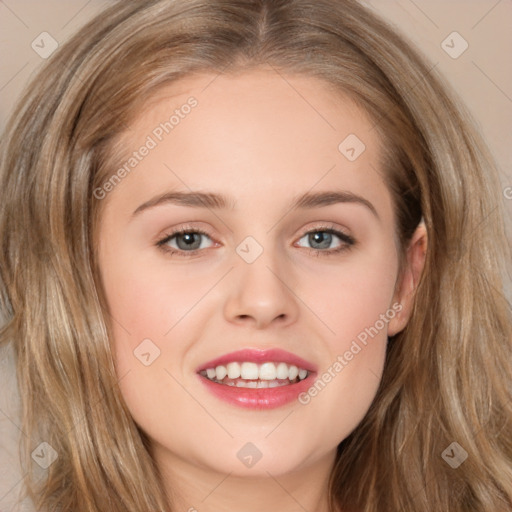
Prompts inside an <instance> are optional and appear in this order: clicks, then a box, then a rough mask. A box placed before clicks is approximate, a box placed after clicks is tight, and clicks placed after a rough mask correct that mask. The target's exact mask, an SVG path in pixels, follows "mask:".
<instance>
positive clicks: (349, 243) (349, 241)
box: [156, 226, 356, 258]
mask: <svg viewBox="0 0 512 512" xmlns="http://www.w3.org/2000/svg"><path fill="white" fill-rule="evenodd" d="M312 233H329V234H332V235H336V236H337V237H338V238H339V239H340V240H341V242H343V244H342V245H341V246H340V247H338V248H337V249H329V250H322V249H313V248H307V247H306V248H305V249H306V250H307V251H308V252H309V253H310V254H311V255H312V256H317V257H318V256H334V255H336V254H339V253H342V252H344V251H348V250H350V249H351V248H352V247H353V246H354V245H355V244H356V240H355V239H354V238H353V237H351V236H350V235H347V234H346V233H343V232H342V231H339V230H337V229H335V228H334V226H318V227H316V228H314V229H310V230H309V231H306V232H304V233H303V234H302V235H301V236H300V238H299V239H302V238H303V237H304V236H306V235H309V234H312ZM184 234H200V235H205V236H207V237H208V238H210V239H212V236H211V235H210V233H208V232H207V231H205V230H203V229H201V228H193V227H190V226H183V227H180V228H178V229H176V230H174V231H172V232H171V233H168V234H166V235H165V236H164V238H162V239H161V240H159V241H158V242H156V246H157V247H158V248H159V249H161V250H162V251H164V252H165V253H166V254H169V255H171V256H172V255H176V254H179V255H180V256H181V257H184V258H190V257H193V256H195V255H197V253H198V252H200V251H202V250H204V249H194V250H193V251H183V250H180V249H174V248H171V247H169V246H167V245H166V244H167V243H168V242H170V241H171V240H172V239H173V238H174V237H176V236H177V235H184Z"/></svg>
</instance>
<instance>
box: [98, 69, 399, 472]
mask: <svg viewBox="0 0 512 512" xmlns="http://www.w3.org/2000/svg"><path fill="white" fill-rule="evenodd" d="M130 128H131V129H130V130H129V131H128V132H127V133H126V134H125V136H124V138H123V141H122V142H123V143H124V146H125V148H126V151H125V154H124V159H121V160H120V161H119V162H118V167H116V168H112V176H113V177H112V178H111V179H110V182H109V183H107V184H105V185H104V186H103V187H102V188H101V189H97V190H96V191H95V195H96V196H97V197H98V198H101V200H102V201H104V203H103V205H102V206H104V211H103V213H102V217H101V223H100V229H99V240H100V243H99V264H100V269H101V275H102V280H103V286H104V289H105V293H106V298H107V301H108V305H109V312H110V315H109V316H108V318H109V320H110V321H111V323H112V329H113V335H114V339H113V345H114V357H115V362H116V366H117V371H118V376H119V379H120V383H119V385H120V389H121V392H122V394H123V397H124V399H125V401H126V404H127V406H128V408H129V410H130V412H131V414H132V415H133V418H134V420H135V421H136V423H137V424H138V425H139V427H140V428H141V429H142V430H143V431H144V432H145V433H146V434H147V435H148V436H149V438H150V440H151V443H152V450H153V452H154V455H155V457H156V458H157V460H159V461H160V462H161V463H162V464H163V465H164V466H167V467H168V468H170V467H176V465H179V464H181V465H182V466H185V465H192V466H194V467H197V468H201V469H202V470H205V469H206V470H210V471H211V470H214V471H218V472H221V473H223V474H226V473H231V474H232V475H240V476H243V475H245V476H247V475H252V476H258V475H263V476H266V475H267V473H266V472H269V473H271V474H272V475H274V476H276V475H279V474H284V473H287V472H291V471H294V470H298V469H301V468H307V467H308V466H310V465H313V464H315V463H318V462H319V461H321V460H324V461H325V460H329V461H331V462H332V460H334V453H335V449H336V446H337V445H338V443H340V442H341V441H342V440H343V439H344V438H345V437H347V435H348V434H349V433H350V432H351V431H352V430H353V429H354V428H355V427H356V426H357V424H358V423H359V422H360V421H361V419H362V418H363V416H364V415H365V413H366V412H367V410H368V408H369V406H370V404H371V402H372V400H373V398H374V396H375V394H376V390H377V387H378V385H379V382H380V379H381V374H382V369H383V363H384V357H385V351H386V341H387V336H388V335H392V334H395V333H396V332H397V331H398V330H400V329H401V328H403V323H404V321H405V320H404V319H403V311H402V312H401V313H400V312H399V310H400V308H401V306H399V305H398V302H399V300H400V297H399V293H398V291H395V288H396V286H395V285H396V284H397V278H398V275H397V274H398V256H397V247H396V242H395V234H394V230H395V228H394V219H393V213H392V202H391V197H390V193H389V192H388V189H387V188H386V185H385V183H384V181H383V178H382V175H381V171H382V170H381V167H380V163H379V140H378V138H377V134H376V132H375V130H373V129H372V123H371V122H370V120H369V119H368V118H367V117H366V116H365V115H364V113H363V112H362V111H361V110H359V109H358V108H357V107H356V106H355V104H353V103H352V102H350V101H349V100H348V99H344V98H343V97H342V96H340V95H335V94H334V92H333V91H332V90H329V89H328V88H327V86H326V85H325V84H323V82H320V81H318V80H316V79H313V78H307V77H292V76H286V75H280V74H278V73H276V72H275V71H271V70H264V69H260V70H254V71H251V72H245V73H243V74H240V75H238V76H226V75H220V76H217V75H214V74H212V75H198V76H195V77H189V78H187V79H186V80H182V81H181V82H180V83H179V84H176V85H173V86H171V87H169V88H167V89H166V90H165V91H163V92H162V93H160V94H159V95H158V97H155V98H153V100H152V102H151V103H150V104H148V106H147V108H146V109H145V110H144V112H143V113H142V114H141V115H140V116H139V117H138V118H137V119H136V122H135V123H134V124H133V125H132V126H131V127H130ZM123 166H124V172H123V171H122V170H121V169H122V168H123ZM166 194H167V195H166ZM171 194H174V195H171ZM199 194H205V196H199ZM224 199H225V202H224V201H223V200H224ZM180 229H181V230H183V231H185V233H184V234H183V233H182V234H179V233H178V234H177V235H175V236H173V234H174V233H175V231H176V230H180ZM198 232H199V233H198ZM203 232H204V233H206V234H201V233H203ZM240 350H245V351H247V352H245V353H242V354H234V355H230V354H232V353H233V352H235V351H240ZM270 350H274V352H273V353H272V352H267V353H262V351H270ZM278 351H285V352H278ZM226 355H228V358H227V359H222V360H218V361H215V360H217V359H218V358H222V357H223V356H226ZM294 358H295V359H294ZM299 358H300V359H299ZM229 362H231V363H234V364H229V365H228V363H229ZM221 363H223V364H221ZM236 363H240V365H237V364H236ZM242 363H243V364H242ZM263 363H274V364H263ZM283 363H284V364H283ZM294 363H295V366H296V367H297V369H296V370H295V369H294V368H293V366H294ZM223 368H225V370H224V369H223ZM207 369H208V370H209V371H208V372H203V373H207V376H206V377H205V376H204V375H201V372H200V370H207ZM215 369H216V371H214V370H215ZM304 370H306V371H307V372H308V373H307V376H306V378H305V379H303V380H300V382H296V380H297V379H298V378H299V379H300V378H301V377H304V375H305V371H304ZM225 371H228V372H229V376H231V379H230V380H229V382H230V383H232V384H235V385H234V386H229V385H227V382H228V379H229V376H227V377H224V379H223V380H222V383H217V382H213V381H210V380H208V378H207V377H208V376H210V377H211V378H212V379H217V380H221V379H222V377H223V372H225ZM297 371H299V375H297ZM237 372H242V374H241V378H238V379H237V375H238V373H237ZM266 372H268V373H266ZM274 372H275V373H274ZM244 375H245V377H244ZM260 377H261V378H260ZM290 379H292V380H290ZM261 382H265V384H261ZM269 382H271V383H272V384H271V385H270V386H271V387H266V388H260V387H256V388H254V387H250V386H266V385H268V383H269ZM242 385H243V386H245V387H239V386H242Z"/></svg>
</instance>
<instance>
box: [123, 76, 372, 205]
mask: <svg viewBox="0 0 512 512" xmlns="http://www.w3.org/2000/svg"><path fill="white" fill-rule="evenodd" d="M121 143H122V144H121V147H122V148H123V151H122V155H121V158H119V159H118V162H117V163H116V164H117V165H122V164H126V163H127V162H128V163H129V160H130V158H131V159H132V160H133V159H134V158H138V160H137V161H136V162H135V160H133V161H132V162H131V163H132V164H135V165H133V172H132V169H130V172H129V175H128V176H127V178H126V179H124V180H123V183H122V187H119V189H121V188H122V189H124V191H125V193H128V194H130V195H133V194H136V195H137V197H141V196H142V195H150V194H154V193H157V192H161V191H162V190H161V189H162V187H176V186H178V187H180V188H181V189H184V190H186V189H187V188H188V189H194V190H197V189H199V188H201V189H205V190H212V191H215V190H218V189H219V187H221V188H222V191H223V192H224V193H225V194H226V195H229V196H234V197H237V198H238V201H251V200H252V201H256V200H259V199H258V197H259V194H258V192H261V194H263V195H264V193H265V190H268V187H271V188H272V189H273V190H274V191H280V192H282V193H283V194H286V195H289V194H292V195H297V194H299V193H300V192H305V191H306V189H313V188H315V187H319V188H323V189H325V188H328V187H335V186H338V187H339V186H343V187H345V188H348V189H356V190H358V191H359V192H360V191H363V190H364V189H369V188H372V187H373V188H375V185H376V184H379V183H381V179H380V178H381V175H380V169H379V155H380V140H379V138H378V135H377V133H376V131H375V130H373V123H372V121H371V120H370V118H369V116H368V115H367V114H366V113H365V112H364V111H363V110H362V109H360V108H359V107H358V106H357V105H356V104H355V103H354V102H353V101H352V100H351V99H350V98H349V97H348V96H347V95H346V94H343V93H342V92H341V91H336V90H335V89H334V88H333V87H332V86H331V85H329V84H327V83H325V82H323V81H321V80H319V79H316V78H312V77H306V76H299V75H286V74H283V73H280V72H278V71H276V70H273V69H257V70H252V71H246V72H243V73H239V74H230V75H224V74H215V73H204V74H197V75H191V76H188V77H186V78H184V79H181V80H179V81H177V82H175V83H173V84H171V85H169V86H166V87H165V88H162V89H160V90H159V91H158V92H157V93H156V94H155V95H154V96H153V97H151V98H150V99H149V100H148V101H147V102H146V104H145V105H144V108H142V109H141V110H140V111H139V112H138V113H137V115H136V116H135V118H134V120H133V122H132V124H131V126H130V129H129V130H128V131H127V132H126V133H125V134H123V136H122V137H121ZM144 146H147V147H150V150H149V151H148V150H144V153H145V155H144V156H143V157H142V158H140V156H139V157H135V156H133V155H134V153H136V152H138V150H139V149H141V148H143V147H144ZM128 167H130V165H128ZM381 184H382V183H381ZM294 188H295V189H296V190H293V189H294ZM354 191H355V190H354ZM260 199H261V197H260Z"/></svg>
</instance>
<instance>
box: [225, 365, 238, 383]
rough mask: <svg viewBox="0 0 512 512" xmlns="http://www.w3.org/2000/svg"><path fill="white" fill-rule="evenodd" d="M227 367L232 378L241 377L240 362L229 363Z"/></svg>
mask: <svg viewBox="0 0 512 512" xmlns="http://www.w3.org/2000/svg"><path fill="white" fill-rule="evenodd" d="M227 369H228V377H229V378H230V379H238V378H239V377H240V365H239V364H238V363H228V365H227Z"/></svg>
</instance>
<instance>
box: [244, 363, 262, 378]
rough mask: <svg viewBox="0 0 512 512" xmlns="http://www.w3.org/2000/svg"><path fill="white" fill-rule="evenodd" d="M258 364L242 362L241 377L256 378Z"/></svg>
mask: <svg viewBox="0 0 512 512" xmlns="http://www.w3.org/2000/svg"><path fill="white" fill-rule="evenodd" d="M258 372H259V369H258V365H257V364H256V363H242V369H241V372H240V375H241V377H242V379H257V378H258V375H259V373H258Z"/></svg>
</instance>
